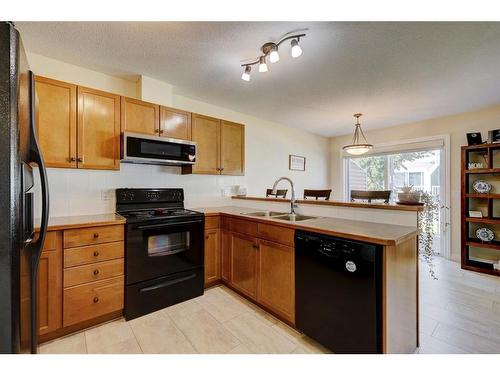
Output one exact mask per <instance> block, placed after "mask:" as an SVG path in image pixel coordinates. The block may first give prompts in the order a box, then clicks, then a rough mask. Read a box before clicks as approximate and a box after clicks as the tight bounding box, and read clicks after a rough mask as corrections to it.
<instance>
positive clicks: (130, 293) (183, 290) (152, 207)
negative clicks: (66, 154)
mask: <svg viewBox="0 0 500 375" xmlns="http://www.w3.org/2000/svg"><path fill="white" fill-rule="evenodd" d="M116 212H117V213H118V214H120V215H122V216H124V217H125V218H126V219H127V224H126V231H125V233H126V234H125V269H126V272H125V312H124V315H125V319H127V320H130V319H134V318H137V317H139V316H142V315H145V314H148V313H150V312H153V311H156V310H159V309H162V308H164V307H167V306H171V305H174V304H176V303H179V302H182V301H186V300H188V299H191V298H194V297H197V296H200V295H202V294H203V280H204V268H203V264H204V236H203V234H204V215H203V214H202V213H200V212H196V211H192V210H187V209H185V208H184V191H183V189H117V190H116Z"/></svg>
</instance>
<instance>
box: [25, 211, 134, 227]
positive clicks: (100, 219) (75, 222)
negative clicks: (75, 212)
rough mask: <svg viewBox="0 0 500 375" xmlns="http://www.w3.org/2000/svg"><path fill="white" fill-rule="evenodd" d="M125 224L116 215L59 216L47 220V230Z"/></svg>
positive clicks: (120, 217)
mask: <svg viewBox="0 0 500 375" xmlns="http://www.w3.org/2000/svg"><path fill="white" fill-rule="evenodd" d="M37 221H39V220H37ZM125 222H126V220H125V218H124V217H122V216H120V215H117V214H99V215H80V216H59V217H51V218H49V230H62V229H70V228H85V227H98V226H103V225H113V224H125ZM39 230H40V227H36V228H35V231H39Z"/></svg>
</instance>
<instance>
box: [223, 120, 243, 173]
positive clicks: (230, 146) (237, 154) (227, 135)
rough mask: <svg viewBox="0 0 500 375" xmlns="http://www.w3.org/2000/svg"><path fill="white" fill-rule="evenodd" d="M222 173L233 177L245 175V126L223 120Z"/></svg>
mask: <svg viewBox="0 0 500 375" xmlns="http://www.w3.org/2000/svg"><path fill="white" fill-rule="evenodd" d="M220 172H221V174H225V175H232V176H238V175H244V174H245V125H242V124H237V123H235V122H230V121H226V120H221V125H220Z"/></svg>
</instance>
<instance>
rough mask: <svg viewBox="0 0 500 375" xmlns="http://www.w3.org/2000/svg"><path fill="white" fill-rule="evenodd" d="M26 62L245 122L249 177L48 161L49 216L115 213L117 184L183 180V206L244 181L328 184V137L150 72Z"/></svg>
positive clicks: (215, 199) (223, 194) (217, 200)
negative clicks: (122, 73) (301, 166)
mask: <svg viewBox="0 0 500 375" xmlns="http://www.w3.org/2000/svg"><path fill="white" fill-rule="evenodd" d="M28 62H29V64H30V67H31V69H32V70H33V71H34V72H35V74H39V75H43V76H47V77H50V78H54V79H59V80H63V81H68V82H73V83H76V84H79V85H84V86H88V87H93V88H97V89H101V90H105V91H109V92H114V93H117V94H121V95H126V96H130V97H135V98H139V99H140V98H144V99H145V100H148V101H152V102H156V103H159V104H164V105H168V106H173V107H177V108H180V109H185V110H188V111H193V112H198V113H202V114H206V115H209V116H214V117H220V118H224V119H227V120H230V121H235V122H240V123H243V124H245V125H246V134H245V135H246V149H245V152H246V155H245V159H246V173H245V176H207V175H181V174H180V169H179V168H176V167H160V166H152V165H134V164H122V165H121V170H120V171H118V172H116V171H92V170H71V169H57V168H51V169H49V172H48V176H49V185H50V186H49V188H50V191H51V199H50V204H51V206H50V209H51V216H67V215H82V214H92V213H103V212H114V209H115V207H114V205H115V203H114V195H113V190H114V189H116V188H118V187H182V188H184V191H185V196H186V205H187V206H189V207H196V206H203V205H220V204H225V203H228V202H227V196H229V195H230V194H231V189H232V188H233V187H234V186H235V185H244V186H246V187H247V188H248V194H250V195H260V196H263V195H264V193H265V189H266V188H269V187H272V184H273V182H274V181H275V180H276V179H277V178H278V177H280V176H289V177H291V178H292V179H293V180H294V182H295V184H296V189H297V192H298V194H302V190H303V189H304V188H326V187H327V186H328V184H329V175H328V170H329V168H328V166H329V160H328V149H329V139H328V138H326V137H321V136H318V135H314V134H311V133H307V132H305V131H301V130H297V129H293V128H289V127H286V126H285V125H283V124H278V123H275V122H271V121H266V120H263V119H260V118H257V117H254V116H250V115H248V114H244V113H240V112H236V111H233V110H231V109H228V108H223V107H219V106H215V105H211V104H208V103H204V102H201V101H198V100H193V99H190V98H187V97H183V96H179V95H175V88H174V87H172V86H171V85H170V84H168V83H165V82H161V81H158V80H154V79H151V78H149V77H145V76H137V77H136V78H135V79H132V80H126V79H121V78H118V77H113V76H109V75H106V74H103V73H100V72H96V71H92V70H89V69H86V68H82V67H79V66H75V65H71V64H67V63H64V62H61V61H57V60H54V59H50V58H47V57H44V56H40V55H37V54H33V53H28ZM289 154H298V155H303V156H305V157H306V158H307V164H306V167H307V170H306V171H305V172H296V171H289V170H288V155H289ZM37 194H39V192H37ZM38 201H39V200H38ZM229 203H231V201H229ZM36 212H37V213H39V211H38V208H37V211H36Z"/></svg>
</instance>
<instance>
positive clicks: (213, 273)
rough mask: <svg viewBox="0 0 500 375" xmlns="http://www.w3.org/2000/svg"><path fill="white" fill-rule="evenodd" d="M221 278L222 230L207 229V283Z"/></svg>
mask: <svg viewBox="0 0 500 375" xmlns="http://www.w3.org/2000/svg"><path fill="white" fill-rule="evenodd" d="M219 279H220V232H219V230H218V229H209V230H206V231H205V284H208V283H213V282H215V281H217V280H219Z"/></svg>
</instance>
